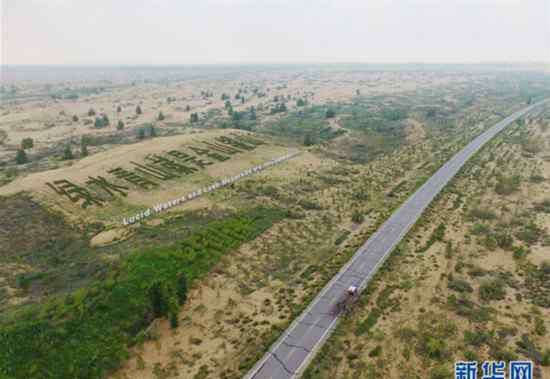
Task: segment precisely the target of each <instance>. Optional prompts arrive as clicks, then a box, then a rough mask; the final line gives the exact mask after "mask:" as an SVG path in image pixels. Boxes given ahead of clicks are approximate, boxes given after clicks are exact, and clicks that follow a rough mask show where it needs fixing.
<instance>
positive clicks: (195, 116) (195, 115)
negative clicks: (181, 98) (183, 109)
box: [191, 113, 199, 123]
mask: <svg viewBox="0 0 550 379" xmlns="http://www.w3.org/2000/svg"><path fill="white" fill-rule="evenodd" d="M191 122H192V123H195V122H199V114H198V113H191Z"/></svg>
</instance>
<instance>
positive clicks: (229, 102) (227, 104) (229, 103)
mask: <svg viewBox="0 0 550 379" xmlns="http://www.w3.org/2000/svg"><path fill="white" fill-rule="evenodd" d="M224 107H225V109H230V108H231V101H229V100H226V101H225V104H224Z"/></svg>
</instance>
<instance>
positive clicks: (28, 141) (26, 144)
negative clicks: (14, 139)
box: [21, 137, 34, 150]
mask: <svg viewBox="0 0 550 379" xmlns="http://www.w3.org/2000/svg"><path fill="white" fill-rule="evenodd" d="M33 147H34V140H33V139H32V138H30V137H28V138H23V140H22V141H21V149H23V150H26V149H32V148H33Z"/></svg>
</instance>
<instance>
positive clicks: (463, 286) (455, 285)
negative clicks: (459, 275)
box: [447, 279, 474, 292]
mask: <svg viewBox="0 0 550 379" xmlns="http://www.w3.org/2000/svg"><path fill="white" fill-rule="evenodd" d="M447 287H448V288H449V289H452V290H454V291H457V292H473V291H474V289H473V288H472V286H471V285H470V283H468V281H466V280H463V279H453V280H450V281H449V283H448V284H447Z"/></svg>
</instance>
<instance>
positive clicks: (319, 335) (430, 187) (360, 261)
mask: <svg viewBox="0 0 550 379" xmlns="http://www.w3.org/2000/svg"><path fill="white" fill-rule="evenodd" d="M544 102H546V101H543V102H539V103H537V104H533V105H531V106H528V107H526V108H524V109H522V110H520V111H518V112H516V113H514V114H512V115H511V116H508V117H506V118H505V119H504V120H502V121H500V122H499V123H497V124H496V125H494V126H492V127H491V128H490V129H489V130H487V131H485V132H484V133H482V134H481V135H479V136H478V137H476V138H475V139H474V140H473V141H472V142H470V143H469V144H468V145H467V146H466V147H465V148H464V149H462V150H461V151H460V152H458V153H457V154H456V155H455V156H454V157H453V158H451V159H450V160H449V161H447V163H445V164H444V165H443V166H442V167H441V168H440V169H439V170H438V171H437V172H436V173H435V174H434V175H433V176H432V177H431V178H430V179H428V180H427V181H426V182H425V183H424V184H423V185H422V186H421V187H420V188H419V189H418V190H417V191H416V192H415V193H414V194H413V195H412V196H411V197H409V198H408V199H407V201H405V202H404V203H403V204H402V205H401V206H400V207H399V209H397V210H396V211H395V212H394V213H393V214H392V215H391V217H390V218H389V219H388V220H387V221H386V222H385V223H384V224H382V226H381V227H380V228H379V229H378V230H377V231H376V232H375V233H374V234H373V235H372V236H371V237H370V238H369V239H368V240H367V242H365V244H364V245H363V246H361V247H360V248H359V250H357V252H356V253H355V254H354V255H353V257H352V258H351V259H350V261H349V262H348V263H347V264H346V265H345V266H344V267H343V268H342V269H341V270H340V271H339V272H338V274H336V275H335V276H334V277H333V278H332V280H331V281H330V282H329V283H328V284H327V285H326V286H325V287H324V288H323V290H322V291H321V292H320V293H319V294H318V295H317V297H316V298H315V299H314V300H313V301H312V302H311V303H310V305H309V306H308V308H307V309H306V310H305V311H304V312H303V313H302V314H301V315H300V316H299V317H298V318H297V319H295V320H294V322H293V323H292V324H291V325H290V326H289V328H288V329H287V330H286V331H285V332H284V333H283V334H282V335H281V337H280V338H279V340H278V341H277V342H275V343H274V344H273V346H271V348H270V350H269V351H268V352H267V353H266V354H265V355H264V357H263V358H262V359H261V360H260V361H258V363H257V364H256V365H255V366H254V367H253V368H252V370H250V371H249V372H248V374H247V375H246V376H245V378H246V379H287V378H298V377H299V376H300V375H301V374H302V372H303V371H304V370H305V368H306V367H307V365H308V363H309V362H310V361H311V359H312V358H313V357H314V355H315V353H316V351H317V350H318V349H319V348H320V347H321V346H322V344H323V343H324V342H325V341H326V339H327V338H328V337H329V335H330V334H331V332H332V331H333V330H334V328H335V326H336V322H337V321H338V316H335V315H334V314H333V313H334V309H335V305H336V302H337V301H338V300H340V299H341V298H342V296H343V295H344V292H345V291H346V289H347V288H348V287H349V286H350V285H356V286H358V287H359V289H360V291H362V290H363V289H364V288H365V287H366V285H367V284H368V282H369V281H370V279H371V278H372V277H373V275H374V274H375V273H376V271H377V270H378V267H379V266H380V265H381V264H382V263H383V262H384V260H385V258H386V257H387V256H388V255H389V254H390V253H391V251H392V250H393V249H394V247H395V246H396V245H397V244H398V243H399V242H400V241H401V239H402V238H403V237H404V236H405V234H406V233H407V232H408V231H409V229H410V228H411V227H412V226H413V225H414V223H415V222H416V221H417V220H418V218H419V217H420V215H421V214H422V212H423V211H424V209H426V207H427V206H428V205H429V204H430V203H431V201H432V200H433V199H434V198H435V197H436V196H437V195H438V194H439V192H440V191H441V190H442V189H443V187H444V186H445V185H446V184H447V183H448V182H449V181H450V180H451V179H452V178H453V177H454V176H455V175H456V174H457V173H458V171H459V170H460V168H461V167H462V166H463V165H464V163H466V161H467V160H468V159H469V158H470V157H471V156H472V155H474V154H475V153H476V152H477V151H478V150H479V149H480V148H481V147H482V146H483V145H484V144H485V143H487V142H488V141H489V140H491V139H492V138H493V137H494V136H495V135H497V134H498V133H499V132H500V131H502V130H503V129H504V128H506V127H507V126H508V125H510V124H511V123H512V122H514V121H515V120H516V119H518V118H519V117H521V116H523V115H524V114H526V113H527V112H529V111H531V110H532V109H533V108H534V107H537V106H539V105H541V104H542V103H544Z"/></svg>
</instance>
